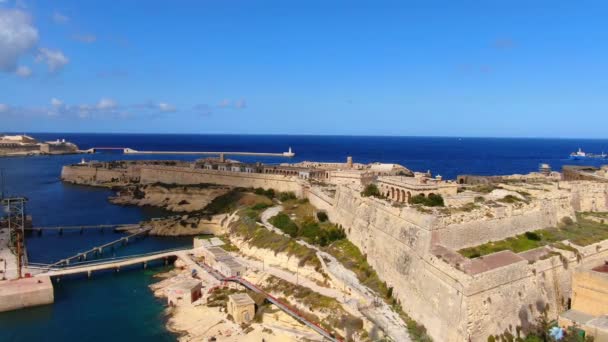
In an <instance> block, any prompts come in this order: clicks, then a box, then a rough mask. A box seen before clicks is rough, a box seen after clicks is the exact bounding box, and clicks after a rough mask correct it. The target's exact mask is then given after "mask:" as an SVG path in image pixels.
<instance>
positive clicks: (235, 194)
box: [202, 189, 243, 215]
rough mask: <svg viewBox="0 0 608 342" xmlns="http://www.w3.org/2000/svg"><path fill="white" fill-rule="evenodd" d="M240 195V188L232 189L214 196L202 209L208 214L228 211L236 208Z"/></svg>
mask: <svg viewBox="0 0 608 342" xmlns="http://www.w3.org/2000/svg"><path fill="white" fill-rule="evenodd" d="M242 195H243V194H242V192H241V191H240V189H232V190H230V191H228V192H227V193H225V194H223V195H220V196H218V197H216V198H214V199H213V200H212V201H211V203H209V204H207V206H205V208H204V209H203V210H202V211H203V212H205V213H206V214H209V215H216V214H224V213H229V212H231V211H234V210H236V209H237V202H238V200H239V199H240V198H241V196H242Z"/></svg>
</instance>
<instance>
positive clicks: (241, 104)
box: [234, 99, 247, 109]
mask: <svg viewBox="0 0 608 342" xmlns="http://www.w3.org/2000/svg"><path fill="white" fill-rule="evenodd" d="M234 106H235V107H236V108H239V109H243V108H247V101H245V99H240V100H238V101H236V102H235V103H234Z"/></svg>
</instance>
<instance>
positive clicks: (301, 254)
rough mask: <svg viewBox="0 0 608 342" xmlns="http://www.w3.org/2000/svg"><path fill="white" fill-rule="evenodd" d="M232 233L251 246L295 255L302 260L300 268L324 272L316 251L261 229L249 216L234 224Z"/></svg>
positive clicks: (231, 227) (231, 229) (231, 228)
mask: <svg viewBox="0 0 608 342" xmlns="http://www.w3.org/2000/svg"><path fill="white" fill-rule="evenodd" d="M230 233H231V234H237V235H239V236H240V237H242V238H243V239H244V240H245V241H246V242H248V243H249V244H250V245H251V246H254V247H258V248H268V249H270V250H272V251H274V252H275V253H281V252H284V253H287V255H289V256H292V255H293V256H295V257H297V258H298V259H299V260H300V266H304V265H311V266H312V267H314V268H315V270H317V272H321V271H322V269H321V262H320V261H319V259H318V258H317V254H316V251H315V250H314V249H311V248H308V247H305V246H302V245H300V244H298V243H297V242H296V241H295V240H293V239H291V238H289V237H287V236H283V235H280V234H277V233H275V232H272V231H270V230H268V229H266V228H264V227H260V226H258V225H257V224H256V223H255V221H254V220H252V219H251V218H249V217H247V216H243V217H241V219H240V220H239V221H237V222H235V223H234V224H232V225H231V226H230Z"/></svg>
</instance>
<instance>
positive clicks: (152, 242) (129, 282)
mask: <svg viewBox="0 0 608 342" xmlns="http://www.w3.org/2000/svg"><path fill="white" fill-rule="evenodd" d="M31 135H32V136H34V137H35V138H37V139H39V140H56V139H66V140H68V141H71V142H74V143H76V144H77V145H79V147H80V148H81V149H88V148H91V147H129V148H133V149H136V150H158V151H160V150H164V151H247V152H284V151H287V149H288V148H289V147H291V148H292V149H293V151H294V152H295V153H296V156H295V157H294V158H292V159H289V160H287V159H284V158H274V157H264V158H253V157H229V158H232V159H238V160H242V161H247V162H251V161H262V162H265V163H281V162H286V161H290V162H297V161H303V160H315V161H328V162H330V161H331V162H339V161H345V160H346V157H347V156H352V157H353V159H354V161H355V162H360V163H369V162H376V161H377V162H383V163H398V164H402V165H404V166H406V167H408V168H409V169H411V170H414V171H427V170H430V171H431V172H432V173H433V174H434V175H442V176H443V177H444V178H447V179H454V178H455V177H456V176H457V175H458V174H478V175H494V174H512V173H528V172H531V171H535V170H537V169H538V166H539V164H540V163H548V164H549V165H551V167H552V168H553V169H554V170H559V169H561V167H562V166H563V165H565V164H576V165H589V164H591V165H600V164H601V163H602V161H600V160H588V161H573V160H569V159H568V155H569V154H570V153H571V152H573V151H576V150H577V149H578V148H579V147H580V148H582V149H583V150H584V151H587V152H593V153H601V152H602V151H607V152H608V140H587V139H515V138H513V139H506V138H500V139H498V138H458V137H453V138H444V137H368V136H365V137H361V136H358V137H352V136H294V135H173V134H73V133H39V134H31ZM83 157H84V158H85V159H87V160H90V159H94V160H100V161H101V160H115V159H151V158H155V159H179V160H194V159H196V158H198V157H197V156H188V155H174V156H171V155H162V156H124V155H122V154H120V153H116V152H107V153H97V154H95V155H65V156H36V157H14V158H13V157H11V158H0V169H3V171H4V178H5V186H4V188H5V192H6V193H7V194H10V195H21V196H26V197H27V198H28V199H29V202H28V204H27V210H28V214H30V215H32V217H33V220H34V224H35V225H36V226H51V225H84V224H106V223H112V224H114V223H135V222H139V221H140V220H143V219H146V218H151V217H158V216H162V215H166V214H167V213H165V212H163V211H162V210H159V209H153V208H138V207H123V206H115V205H111V204H110V203H108V201H107V197H108V196H109V195H111V192H110V191H109V190H106V189H97V188H91V187H83V186H75V185H68V184H63V183H61V181H60V180H59V175H60V172H61V167H62V165H65V164H71V163H76V162H79V161H80V160H81V158H83ZM116 237H117V235H116V234H115V233H112V232H110V231H105V232H103V233H102V232H100V231H87V232H85V233H84V234H83V235H80V234H79V233H78V232H71V233H64V234H63V235H62V236H59V235H58V234H56V233H45V234H43V235H42V236H31V237H29V238H28V239H27V248H28V256H29V259H30V261H31V262H42V263H45V262H52V261H56V260H58V259H60V258H62V257H65V256H69V255H73V254H75V253H77V252H79V251H83V250H86V249H88V248H90V247H92V246H95V245H98V244H99V243H100V242H106V241H111V240H113V239H115V238H116ZM190 244H191V239H190V238H160V237H149V238H146V239H143V240H140V241H138V242H136V243H133V244H130V245H127V246H126V247H124V248H119V249H117V250H116V251H115V252H114V255H128V254H138V253H142V252H150V251H155V250H162V249H168V248H175V247H183V246H189V245H190ZM110 256H112V255H110ZM160 270H162V268H161V267H160V266H159V267H158V268H156V269H152V270H147V271H143V270H132V271H125V272H120V273H118V274H115V273H111V272H108V273H100V274H98V275H94V277H93V279H91V280H88V279H85V278H82V277H74V278H64V279H62V280H61V282H60V283H59V284H56V286H55V300H56V302H55V304H53V305H49V306H44V307H38V308H31V309H26V310H21V311H15V312H9V313H0V341H34V340H38V341H65V340H74V341H100V340H112V341H131V342H135V341H146V342H150V341H174V340H175V339H176V336H174V335H173V334H171V333H169V332H167V331H166V330H165V328H164V320H165V317H164V316H163V303H162V302H160V301H158V300H157V299H155V298H154V297H153V296H152V293H151V292H150V291H149V290H148V288H147V285H148V284H150V283H151V282H153V281H154V280H153V278H152V276H153V274H154V273H155V272H158V271H160Z"/></svg>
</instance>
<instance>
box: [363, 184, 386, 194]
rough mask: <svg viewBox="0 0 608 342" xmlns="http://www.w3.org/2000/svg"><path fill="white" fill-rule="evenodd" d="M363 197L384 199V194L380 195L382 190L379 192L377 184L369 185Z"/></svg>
mask: <svg viewBox="0 0 608 342" xmlns="http://www.w3.org/2000/svg"><path fill="white" fill-rule="evenodd" d="M361 196H364V197H370V196H373V197H382V194H380V190H378V187H377V186H376V184H368V185H367V186H366V187H365V189H364V190H363V192H362V193H361Z"/></svg>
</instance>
